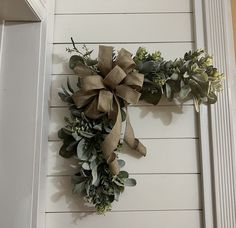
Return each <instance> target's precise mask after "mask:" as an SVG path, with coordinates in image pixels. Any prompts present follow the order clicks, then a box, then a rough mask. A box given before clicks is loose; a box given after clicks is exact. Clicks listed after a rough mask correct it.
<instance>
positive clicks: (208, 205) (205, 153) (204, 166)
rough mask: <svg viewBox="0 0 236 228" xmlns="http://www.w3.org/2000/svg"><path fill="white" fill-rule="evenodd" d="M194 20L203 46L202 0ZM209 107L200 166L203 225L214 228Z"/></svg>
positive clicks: (204, 111) (202, 121)
mask: <svg viewBox="0 0 236 228" xmlns="http://www.w3.org/2000/svg"><path fill="white" fill-rule="evenodd" d="M193 7H194V21H195V44H196V48H198V49H199V48H203V47H204V46H205V42H204V24H203V5H202V1H199V0H195V1H194V6H193ZM208 116H209V107H208V106H206V105H202V106H201V107H200V113H199V135H200V136H199V137H200V140H199V141H200V145H199V147H200V148H199V149H200V150H199V152H200V167H201V173H202V175H201V183H202V185H201V187H202V205H203V216H202V219H203V225H204V227H206V228H214V227H215V225H214V218H213V211H214V202H213V197H212V195H213V191H212V179H213V177H212V170H211V153H212V150H211V142H210V123H209V117H208Z"/></svg>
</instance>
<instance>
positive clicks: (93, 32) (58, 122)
mask: <svg viewBox="0 0 236 228" xmlns="http://www.w3.org/2000/svg"><path fill="white" fill-rule="evenodd" d="M55 7H56V8H55V27H54V51H53V67H52V86H51V99H50V105H51V106H50V118H51V120H50V131H49V148H48V171H47V174H48V175H47V200H46V201H47V204H46V228H64V227H67V228H75V227H83V228H90V227H95V226H96V227H104V228H107V227H110V226H112V227H113V228H118V227H119V228H120V227H123V228H128V227H130V226H135V227H136V228H143V227H148V228H154V227H155V228H156V227H160V228H201V227H202V219H201V217H202V206H201V192H200V189H201V187H200V170H199V164H198V163H199V149H198V128H197V122H196V119H197V118H196V114H195V111H194V107H193V105H192V102H188V103H187V104H184V105H182V106H180V105H179V104H178V103H177V102H176V103H175V102H172V103H168V102H166V101H165V100H162V101H161V103H160V105H159V106H156V107H154V106H150V105H147V104H143V103H140V104H139V105H137V106H132V107H130V108H129V111H130V116H131V121H132V124H133V127H134V130H135V134H136V136H137V137H138V138H140V139H141V140H142V141H143V143H144V144H145V145H146V146H147V149H148V155H147V157H146V158H142V159H136V158H134V157H133V156H130V155H129V154H125V153H124V154H123V153H122V154H121V155H120V157H123V158H124V159H125V160H126V161H127V166H126V169H127V170H128V171H129V172H130V173H131V174H132V175H133V176H134V177H135V178H136V179H137V182H138V184H137V186H136V187H134V188H128V189H127V190H126V191H125V193H124V194H123V195H122V197H121V198H120V202H119V203H117V204H114V207H113V211H112V212H110V213H107V215H106V216H98V215H96V214H95V213H93V212H92V211H91V208H90V207H87V206H85V205H84V204H83V202H82V201H81V199H80V198H79V197H78V196H76V195H72V192H71V185H70V175H71V174H72V173H73V172H74V170H73V168H72V167H70V163H71V161H70V160H65V159H62V158H60V157H59V156H58V149H59V147H60V145H61V142H60V141H59V140H58V138H57V130H58V129H59V128H60V127H61V126H63V117H64V115H65V114H66V113H68V112H67V108H66V106H65V104H63V103H62V102H61V101H60V100H59V99H58V97H57V92H58V89H59V87H60V85H61V84H63V83H65V81H66V78H67V77H69V78H70V79H71V80H74V81H76V76H74V75H72V72H71V71H70V69H69V68H68V66H67V64H68V59H69V55H68V53H66V52H65V48H66V47H68V46H70V44H69V43H70V37H73V38H74V40H75V41H78V42H79V43H86V44H87V46H88V47H89V48H92V49H94V50H95V51H94V55H95V56H96V55H97V50H98V44H110V45H113V46H115V47H117V48H120V47H125V48H127V49H129V50H130V51H131V52H133V53H134V52H135V50H136V49H137V48H138V47H139V46H145V47H147V49H148V50H149V51H153V50H160V51H161V52H162V53H163V56H164V57H165V58H167V59H175V58H176V57H179V56H183V54H184V53H185V51H188V50H191V49H193V48H194V40H193V22H192V3H191V0H178V1H174V0H147V1H140V0H139V1H137V0H130V1H125V0H120V1H115V0H67V1H64V0H56V6H55ZM79 46H80V45H79Z"/></svg>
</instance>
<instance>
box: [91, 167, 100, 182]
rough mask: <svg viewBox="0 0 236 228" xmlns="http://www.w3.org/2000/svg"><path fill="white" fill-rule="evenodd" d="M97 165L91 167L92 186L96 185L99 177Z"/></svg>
mask: <svg viewBox="0 0 236 228" xmlns="http://www.w3.org/2000/svg"><path fill="white" fill-rule="evenodd" d="M97 169H98V166H95V167H93V169H92V177H93V180H92V185H94V186H98V184H99V181H100V180H99V177H98V172H97V171H98V170H97Z"/></svg>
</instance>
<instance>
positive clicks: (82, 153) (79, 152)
mask: <svg viewBox="0 0 236 228" xmlns="http://www.w3.org/2000/svg"><path fill="white" fill-rule="evenodd" d="M84 143H85V140H84V139H81V140H80V142H79V143H78V145H77V156H78V158H79V159H80V160H82V161H85V160H88V158H89V155H88V153H86V152H87V151H85V150H84Z"/></svg>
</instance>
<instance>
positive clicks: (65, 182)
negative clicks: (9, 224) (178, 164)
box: [46, 174, 201, 212]
mask: <svg viewBox="0 0 236 228" xmlns="http://www.w3.org/2000/svg"><path fill="white" fill-rule="evenodd" d="M133 177H134V178H135V179H136V180H137V185H136V186H135V187H133V188H132V187H130V188H126V191H125V192H124V193H123V194H122V195H121V197H120V199H119V202H118V203H116V202H115V203H114V204H113V211H133V210H134V211H136V210H196V209H201V203H200V191H199V175H198V174H180V175H179V174H173V175H169V174H158V175H135V176H133ZM47 181H48V184H47V188H48V195H47V207H46V212H60V211H61V212H79V211H82V212H85V211H91V210H94V207H91V206H89V205H86V204H85V203H84V200H83V199H82V198H81V197H80V196H78V195H77V194H73V193H72V184H71V177H70V176H64V177H48V178H47Z"/></svg>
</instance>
